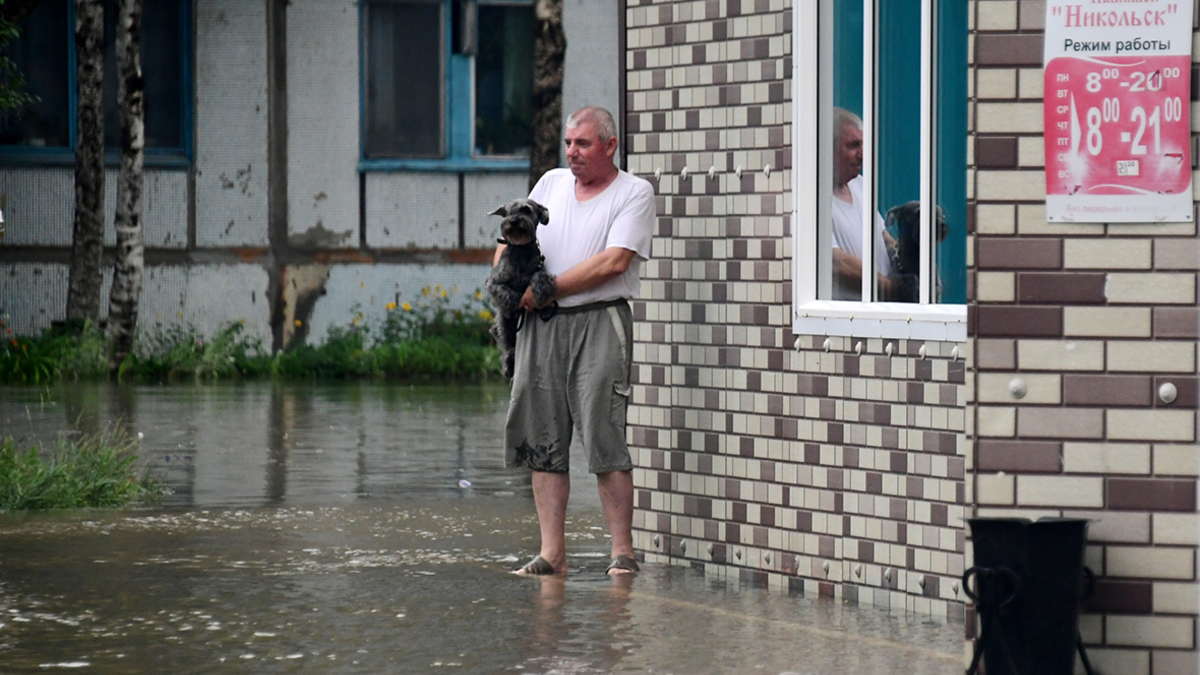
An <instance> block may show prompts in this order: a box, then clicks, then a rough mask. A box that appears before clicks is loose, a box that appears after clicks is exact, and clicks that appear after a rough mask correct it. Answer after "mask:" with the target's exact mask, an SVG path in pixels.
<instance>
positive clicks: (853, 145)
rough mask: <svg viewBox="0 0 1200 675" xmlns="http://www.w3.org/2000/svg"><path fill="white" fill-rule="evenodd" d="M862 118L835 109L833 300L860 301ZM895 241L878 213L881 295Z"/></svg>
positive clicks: (885, 292) (883, 295) (882, 295)
mask: <svg viewBox="0 0 1200 675" xmlns="http://www.w3.org/2000/svg"><path fill="white" fill-rule="evenodd" d="M862 163H863V144H862V119H861V118H859V116H858V115H855V114H854V113H852V112H850V111H849V110H846V109H844V108H834V109H833V199H832V208H830V215H831V217H832V220H833V238H832V239H833V251H832V253H833V265H832V267H833V299H834V300H861V299H862V274H863V264H862V256H863V241H862V239H863V237H862V220H863V178H862V176H861V175H860V172H861V171H862ZM895 246H896V242H895V241H894V240H893V239H892V237H891V235H889V234H888V233H887V231H886V230H885V229H884V223H883V219H882V218H880V217H879V214H876V215H875V273H876V277H877V279H878V280H879V297H880V298H881V299H885V298H887V297H888V295H889V288H890V285H891V282H890V281H889V280H888V275H889V274H890V273H891V269H892V261H891V254H890V251H891V249H892V248H894V247H895Z"/></svg>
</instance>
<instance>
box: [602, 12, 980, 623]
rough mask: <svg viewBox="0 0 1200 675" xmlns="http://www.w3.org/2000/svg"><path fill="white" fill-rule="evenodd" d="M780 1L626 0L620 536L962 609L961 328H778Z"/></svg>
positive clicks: (776, 579) (783, 299) (799, 587)
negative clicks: (640, 265) (639, 293)
mask: <svg viewBox="0 0 1200 675" xmlns="http://www.w3.org/2000/svg"><path fill="white" fill-rule="evenodd" d="M791 6H792V5H791V3H789V2H785V1H783V0H746V1H740V0H734V1H730V2H637V1H631V2H628V3H627V8H626V15H625V19H626V27H627V32H626V44H627V52H626V55H625V67H626V86H627V91H628V95H627V98H626V104H627V115H626V118H625V120H624V121H625V126H626V135H625V138H626V140H627V144H628V151H629V153H630V154H629V169H630V171H632V172H634V173H637V174H638V175H641V176H643V177H646V178H648V179H649V180H651V181H652V183H654V184H655V186H656V189H657V193H658V195H659V216H660V217H659V224H658V229H657V232H656V236H655V241H654V260H652V261H651V262H650V263H649V264H648V265H647V266H646V267H645V268H644V279H645V281H644V286H643V298H642V300H641V301H639V302H638V303H637V304H636V305H635V317H636V318H637V320H638V323H637V325H636V334H635V340H636V341H637V344H636V347H635V359H636V361H635V368H634V374H635V381H636V383H637V386H636V387H635V389H634V400H633V404H634V405H633V406H632V407H631V412H630V422H631V427H632V429H631V432H630V434H631V438H632V441H633V446H634V447H635V463H636V466H637V468H636V469H635V484H636V490H637V492H636V506H637V511H636V513H635V523H634V524H635V544H636V546H637V548H638V549H639V550H642V551H644V552H645V555H646V558H647V559H648V560H651V561H655V562H667V563H671V564H682V565H692V566H695V567H697V568H702V569H704V570H705V571H706V572H708V573H710V574H712V575H714V576H717V577H735V578H742V579H749V580H755V581H758V582H761V583H764V584H767V585H769V586H771V587H773V588H778V589H781V590H786V591H790V592H801V593H806V594H810V595H814V596H815V595H826V596H832V597H837V598H843V599H847V600H857V601H861V602H865V603H873V604H879V605H884V606H889V607H893V608H896V609H900V610H906V611H914V612H921V613H926V614H933V615H940V616H950V617H961V616H962V614H963V605H962V603H961V602H960V599H961V596H960V595H959V589H958V584H957V579H958V577H959V575H961V573H962V571H963V565H964V555H963V554H964V546H965V541H964V534H963V524H962V518H963V516H964V513H965V508H966V500H965V498H966V495H965V482H964V477H965V465H966V458H967V454H968V448H969V446H968V445H967V444H966V441H965V437H964V435H963V433H964V431H965V430H966V425H967V421H966V416H965V408H964V403H965V389H964V385H963V383H964V381H965V366H966V362H965V360H964V359H963V358H962V344H961V343H957V342H953V341H929V340H917V339H906V340H885V339H882V338H878V337H876V338H850V337H831V338H829V339H828V341H827V339H826V335H825V334H801V335H797V334H793V332H792V325H793V316H792V278H793V271H794V270H793V262H792V243H793V242H792V236H793V235H792V233H793V230H792V223H791V218H790V215H789V212H790V211H791V208H792V203H791V202H792V196H791V194H790V184H791V166H792V153H793V147H792V143H791V106H792V96H793V88H792V87H793V83H792V80H791V68H792V56H791V55H792V38H791V33H792V29H791V26H792V12H791ZM710 170H711V175H710ZM943 333H944V331H943Z"/></svg>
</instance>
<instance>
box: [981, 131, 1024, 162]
mask: <svg viewBox="0 0 1200 675" xmlns="http://www.w3.org/2000/svg"><path fill="white" fill-rule="evenodd" d="M975 164H976V166H978V167H979V168H981V169H1015V168H1016V167H1017V139H1016V137H1014V136H994V137H991V138H989V137H986V136H981V137H976V139H975Z"/></svg>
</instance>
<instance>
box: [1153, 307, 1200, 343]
mask: <svg viewBox="0 0 1200 675" xmlns="http://www.w3.org/2000/svg"><path fill="white" fill-rule="evenodd" d="M1154 337H1179V338H1195V337H1200V309H1197V308H1195V307H1155V308H1154Z"/></svg>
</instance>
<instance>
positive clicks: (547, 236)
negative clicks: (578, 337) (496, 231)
mask: <svg viewBox="0 0 1200 675" xmlns="http://www.w3.org/2000/svg"><path fill="white" fill-rule="evenodd" d="M529 198H530V199H532V200H534V201H536V202H538V203H539V204H541V205H543V206H545V207H546V208H547V209H549V210H550V222H549V224H547V225H540V226H538V245H539V246H541V248H542V255H543V256H545V258H546V270H547V271H548V272H550V273H551V274H553V275H556V276H557V275H559V274H562V273H563V272H566V271H567V270H569V269H571V268H572V267H574V266H576V265H578V264H579V263H581V262H583V261H584V260H587V259H588V258H590V257H592V256H594V255H596V254H597V253H600V252H602V251H604V249H606V248H613V247H619V248H624V249H628V250H630V251H633V252H634V253H635V254H636V255H635V256H634V258H633V261H632V262H630V263H629V269H627V270H625V273H624V274H622V275H621V276H618V277H616V278H615V279H610V280H609V281H608V282H606V283H604V284H602V285H600V286H597V287H596V288H593V289H591V290H589V291H584V292H583V293H576V294H575V295H569V296H567V297H565V298H561V299H559V301H558V304H559V306H561V307H576V306H578V305H585V304H587V303H589V302H603V301H606V300H616V299H618V298H626V299H629V298H636V297H637V296H638V286H639V284H640V281H641V271H642V262H643V261H646V260H649V259H650V240H651V239H652V238H653V236H654V219H655V211H654V188H653V187H651V186H650V183H649V182H648V181H646V180H645V179H643V178H638V177H637V176H634V175H632V174H629V173H626V172H624V171H620V172H618V174H617V177H616V179H615V180H613V182H612V183H611V184H610V185H609V186H608V187H607V188H605V189H604V192H601V193H600V194H598V195H596V196H595V197H592V198H591V199H589V200H587V201H585V202H581V201H579V200H577V199H575V175H574V174H572V173H571V171H570V170H569V169H553V170H551V171H547V172H546V173H545V174H544V175H542V178H541V180H539V181H538V183H537V185H535V186H534V187H533V192H530V193H529Z"/></svg>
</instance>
